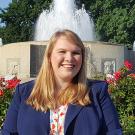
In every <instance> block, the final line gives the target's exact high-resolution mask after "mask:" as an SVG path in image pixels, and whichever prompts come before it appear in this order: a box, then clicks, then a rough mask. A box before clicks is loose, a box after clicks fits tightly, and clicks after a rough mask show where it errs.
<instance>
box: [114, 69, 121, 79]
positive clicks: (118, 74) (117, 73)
mask: <svg viewBox="0 0 135 135" xmlns="http://www.w3.org/2000/svg"><path fill="white" fill-rule="evenodd" d="M114 78H115V80H116V81H118V80H119V79H120V78H121V72H120V71H117V72H115V73H114Z"/></svg>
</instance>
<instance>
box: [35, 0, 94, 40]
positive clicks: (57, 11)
mask: <svg viewBox="0 0 135 135" xmlns="http://www.w3.org/2000/svg"><path fill="white" fill-rule="evenodd" d="M61 29H70V30H72V31H74V32H75V33H77V34H78V35H79V36H80V38H81V39H82V40H83V41H93V40H95V36H94V24H93V21H92V19H91V18H90V16H89V14H88V13H86V10H85V8H84V6H82V8H81V9H79V10H78V9H77V8H76V5H75V0H54V1H53V3H52V4H51V6H50V10H44V11H43V12H42V13H41V14H40V16H39V18H38V20H37V23H36V28H35V37H34V40H35V41H46V40H49V39H50V37H51V35H52V34H53V33H54V32H56V31H57V30H61Z"/></svg>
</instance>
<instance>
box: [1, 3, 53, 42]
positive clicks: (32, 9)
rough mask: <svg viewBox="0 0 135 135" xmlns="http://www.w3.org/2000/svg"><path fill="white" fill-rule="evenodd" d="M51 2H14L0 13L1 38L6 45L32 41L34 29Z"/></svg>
mask: <svg viewBox="0 0 135 135" xmlns="http://www.w3.org/2000/svg"><path fill="white" fill-rule="evenodd" d="M50 2H51V0H13V2H12V3H11V4H10V5H9V7H8V8H6V9H4V10H2V9H1V13H0V18H1V22H3V23H5V26H3V27H2V26H1V28H0V37H1V38H2V39H3V42H4V43H11V42H20V41H28V40H31V39H32V36H33V27H34V25H35V23H36V19H37V18H38V16H39V14H40V13H41V12H42V10H43V9H47V8H49V4H50Z"/></svg>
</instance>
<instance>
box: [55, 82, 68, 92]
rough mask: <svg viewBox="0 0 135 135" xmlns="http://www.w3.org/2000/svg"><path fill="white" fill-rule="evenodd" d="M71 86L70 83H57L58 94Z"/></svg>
mask: <svg viewBox="0 0 135 135" xmlns="http://www.w3.org/2000/svg"><path fill="white" fill-rule="evenodd" d="M69 84H70V82H67V81H59V80H57V81H56V92H58V91H60V90H64V89H65V88H66V87H68V86H69Z"/></svg>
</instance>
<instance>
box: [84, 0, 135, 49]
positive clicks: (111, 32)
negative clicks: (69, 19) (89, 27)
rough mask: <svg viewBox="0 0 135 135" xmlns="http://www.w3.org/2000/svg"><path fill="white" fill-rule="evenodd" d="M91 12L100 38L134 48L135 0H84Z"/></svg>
mask: <svg viewBox="0 0 135 135" xmlns="http://www.w3.org/2000/svg"><path fill="white" fill-rule="evenodd" d="M82 2H83V3H85V4H86V8H87V9H88V10H89V11H90V12H91V14H92V17H93V19H94V22H95V27H96V31H97V36H98V37H99V40H101V41H106V42H111V43H119V44H124V45H125V46H128V47H129V48H132V44H133V42H134V40H135V39H134V35H135V18H134V17H133V16H135V1H134V0H124V1H121V0H103V1H101V0H91V1H89V2H88V1H87V0H82Z"/></svg>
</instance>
